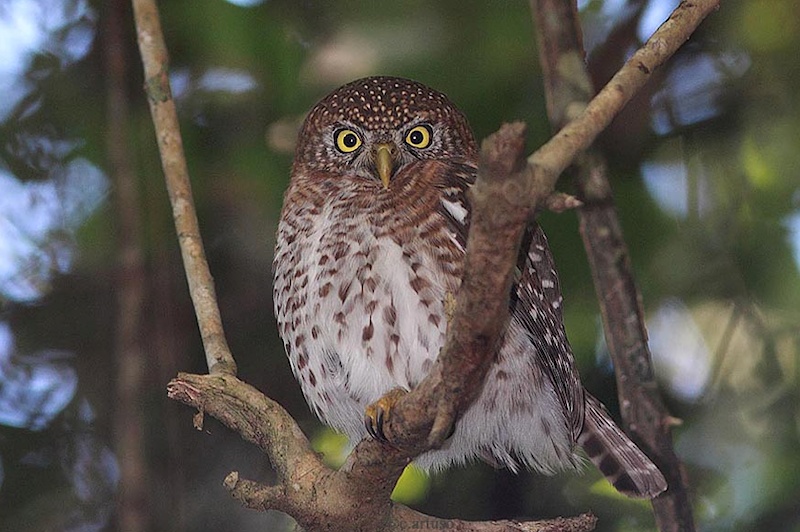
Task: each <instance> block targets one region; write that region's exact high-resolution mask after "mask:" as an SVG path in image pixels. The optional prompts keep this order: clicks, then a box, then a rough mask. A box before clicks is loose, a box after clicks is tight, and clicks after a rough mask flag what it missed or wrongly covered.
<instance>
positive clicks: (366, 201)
mask: <svg viewBox="0 0 800 532" xmlns="http://www.w3.org/2000/svg"><path fill="white" fill-rule="evenodd" d="M477 160H478V152H477V146H476V142H475V139H474V137H473V134H472V131H471V129H470V126H469V124H468V122H467V120H466V118H465V117H464V115H463V114H462V113H461V112H460V111H459V110H458V109H457V108H456V107H455V105H454V104H453V103H452V102H450V100H449V99H448V98H447V97H446V96H445V95H444V94H442V93H440V92H437V91H435V90H433V89H431V88H428V87H426V86H425V85H422V84H420V83H417V82H414V81H410V80H407V79H402V78H392V77H370V78H365V79H360V80H357V81H353V82H351V83H349V84H347V85H344V86H342V87H340V88H339V89H336V90H335V91H333V92H332V93H331V94H329V95H328V96H326V97H325V98H323V99H322V100H321V101H320V102H319V103H317V105H316V106H314V108H313V109H312V110H311V112H310V113H309V114H308V116H307V118H306V120H305V122H304V124H303V127H302V129H301V131H300V134H299V138H298V143H297V147H296V153H295V158H294V163H293V165H292V171H291V180H290V183H289V187H288V189H287V191H286V195H285V197H284V203H283V209H282V211H281V218H280V223H279V226H278V234H277V245H276V249H275V259H274V265H273V270H274V303H275V314H276V318H277V323H278V328H279V333H280V336H281V338H282V340H283V343H284V346H285V349H286V354H287V356H288V358H289V361H290V364H291V367H292V371H293V372H294V375H295V377H296V378H297V380H298V381H299V383H300V385H301V387H302V390H303V394H304V395H305V398H306V400H307V401H308V404H309V405H310V407H311V409H312V410H313V411H314V413H315V414H316V415H317V416H318V417H319V418H320V419H321V420H322V421H323V422H324V423H326V424H328V425H330V426H331V427H333V428H334V429H336V430H338V431H341V432H343V433H344V434H346V435H347V436H348V437H349V438H350V440H351V441H352V442H357V441H359V440H361V439H362V438H364V437H366V436H368V434H369V433H370V432H371V433H373V434H375V433H376V429H375V427H374V426H371V427H369V428H370V429H371V430H369V431H368V427H365V424H364V415H365V410H366V409H367V407H368V406H369V405H371V404H373V403H374V402H375V401H377V400H378V399H380V398H381V397H382V396H383V395H384V394H386V393H387V392H389V391H390V390H394V389H401V390H411V389H412V388H414V387H415V386H416V385H417V384H418V383H419V382H420V381H421V380H422V379H423V378H424V377H425V376H426V375H427V373H428V372H429V371H430V369H431V367H432V365H433V363H434V361H435V360H436V357H437V356H438V354H439V350H440V349H441V348H442V346H443V344H444V341H445V332H446V329H447V311H446V308H447V306H448V305H447V303H448V300H450V301H452V298H453V296H454V294H456V293H457V292H458V289H459V285H460V283H461V276H462V271H463V268H464V255H465V247H466V240H467V231H468V230H469V224H470V204H469V199H468V195H467V191H468V190H469V188H470V187H471V186H472V185H473V183H474V182H475V178H476V175H477ZM523 248H524V249H523V250H521V252H520V258H519V261H518V265H517V275H516V278H515V281H514V283H513V286H512V289H511V294H510V299H509V314H510V320H509V322H508V324H507V327H506V329H505V331H504V333H503V338H502V342H501V346H500V348H499V351H498V352H497V356H496V359H495V361H494V363H493V365H492V367H491V368H490V369H489V372H488V375H487V377H486V380H485V384H484V386H483V388H482V391H481V392H480V395H479V396H478V397H477V399H476V400H475V402H474V403H473V404H472V406H471V407H470V408H469V409H468V410H467V411H466V412H464V413H463V416H462V417H461V418H460V419H459V421H458V422H457V423H456V425H455V427H454V429H453V432H452V435H451V436H450V437H449V438H448V439H447V440H446V441H445V443H444V445H443V446H442V447H441V448H439V449H436V450H432V451H429V452H427V453H425V454H423V455H421V456H419V457H418V458H417V459H416V462H415V463H416V464H417V465H418V466H420V467H422V468H425V469H433V470H438V469H442V468H445V467H448V466H451V465H458V464H464V463H466V462H471V461H474V460H484V461H486V462H488V463H490V464H492V465H495V466H499V467H507V468H509V469H511V470H512V471H515V472H516V471H518V470H519V469H520V468H523V467H524V468H528V469H532V470H535V471H538V472H542V473H546V474H549V473H553V472H556V471H559V470H563V469H574V468H577V467H578V466H579V465H580V464H581V463H582V458H581V457H582V454H581V453H580V452H579V448H583V450H584V452H585V453H586V455H588V457H589V458H590V459H591V460H592V461H593V462H594V463H595V464H596V465H597V466H598V468H599V469H600V470H601V471H602V472H603V473H604V474H605V475H606V477H607V478H608V479H609V480H610V481H611V483H612V484H613V485H614V486H615V487H616V488H617V489H618V490H619V491H620V492H622V493H625V494H627V495H630V496H634V497H654V496H655V495H657V494H658V493H660V492H661V491H663V490H664V489H665V488H666V482H665V480H664V477H663V476H662V475H661V473H660V472H659V470H658V469H657V468H656V466H655V465H654V464H653V463H652V462H651V461H650V460H649V459H648V458H647V457H646V456H645V455H644V454H643V453H642V451H640V450H639V449H638V448H637V447H636V445H634V444H633V442H631V440H630V439H629V438H628V437H627V436H626V435H625V434H624V433H623V432H622V431H621V430H620V429H619V427H617V425H615V423H614V422H613V421H612V419H611V418H610V417H609V415H608V414H607V413H606V411H605V409H604V408H603V406H602V405H601V404H600V403H599V402H598V401H597V400H596V399H595V398H593V397H592V396H591V395H589V394H588V393H587V392H586V391H585V390H584V388H583V386H582V385H581V382H580V379H579V376H578V373H577V370H576V367H575V363H574V359H573V355H572V350H571V348H570V345H569V343H568V341H567V338H566V333H565V330H564V324H563V318H562V310H561V305H562V297H561V291H560V288H559V281H558V277H557V275H556V271H555V267H554V264H553V258H552V256H551V254H550V250H549V247H548V244H547V240H546V238H545V235H544V233H543V232H542V229H541V228H540V227H539V226H538V225H536V224H532V225H531V226H530V227H528V228H527V230H526V236H525V239H524V243H523ZM368 421H369V419H368ZM367 425H368V426H369V425H370V423H367ZM378 429H379V428H378ZM377 432H379V430H378V431H377ZM378 435H380V434H378Z"/></svg>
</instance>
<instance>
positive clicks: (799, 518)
mask: <svg viewBox="0 0 800 532" xmlns="http://www.w3.org/2000/svg"><path fill="white" fill-rule="evenodd" d="M107 4H108V3H103V2H99V1H93V2H90V1H89V0H7V1H6V2H4V3H0V34H2V35H3V38H2V40H0V41H2V42H0V91H2V93H3V94H4V98H3V100H2V101H0V305H2V306H1V307H0V530H2V531H5V530H14V531H20V530H31V531H33V530H115V529H116V526H117V525H116V521H115V514H114V510H113V504H114V494H115V491H116V490H118V489H119V487H118V481H119V480H118V465H117V463H118V460H119V458H120V457H118V456H115V454H114V452H113V450H112V447H113V438H112V434H113V426H114V423H115V417H114V415H115V404H114V403H115V395H114V379H115V359H114V331H115V330H116V326H115V324H114V323H113V316H114V308H115V299H114V294H115V286H116V285H115V283H116V279H117V273H116V272H117V270H116V268H117V259H116V256H115V248H116V241H117V240H116V239H117V233H116V231H117V230H116V227H117V219H116V216H117V213H118V209H117V208H116V206H114V205H113V202H112V201H111V196H110V195H109V193H110V192H113V190H114V189H113V185H112V184H111V181H110V180H109V177H108V176H107V172H108V171H109V165H108V159H107V153H106V150H107V146H106V138H105V136H106V132H107V128H108V126H107V125H106V116H105V113H106V108H105V105H104V102H105V101H106V98H107V90H108V89H107V86H106V79H107V74H106V70H105V65H104V63H103V61H104V53H103V51H104V50H105V48H104V46H105V45H106V42H105V37H104V28H105V24H106V17H107V16H108V7H107ZM160 4H161V5H160V8H161V10H162V25H163V27H164V30H165V33H166V38H167V43H168V46H169V48H170V54H171V61H172V63H171V67H170V74H171V79H172V82H173V90H174V94H175V96H176V100H177V103H178V108H179V113H180V118H181V120H182V127H183V135H184V143H185V148H186V153H187V157H188V162H189V167H190V172H191V175H192V179H193V186H194V192H195V197H196V200H197V203H198V210H199V217H200V221H201V226H202V229H203V231H204V235H203V237H204V240H205V242H206V245H207V251H208V255H209V260H210V263H211V268H212V271H213V273H214V276H215V281H216V283H217V292H218V294H219V297H220V304H221V307H222V313H223V317H224V321H225V324H226V328H227V332H228V335H229V342H230V345H231V347H232V348H233V351H234V353H235V355H236V357H237V361H238V363H239V365H240V375H241V377H242V378H244V379H245V380H246V381H248V382H250V383H252V384H254V385H256V386H257V387H259V388H260V389H261V390H263V391H265V392H266V393H268V394H269V395H270V396H271V397H273V398H275V399H277V400H278V401H279V402H280V403H281V404H283V405H285V406H286V407H287V408H288V409H289V411H290V412H291V413H292V414H293V415H295V416H296V418H297V419H298V421H299V422H300V424H301V426H302V428H303V429H304V430H305V431H306V433H307V434H309V436H310V437H311V438H312V440H313V441H314V444H315V446H316V447H315V448H316V449H317V450H318V451H320V452H323V453H325V454H326V456H329V457H331V456H336V455H337V454H338V458H334V460H335V461H336V462H339V461H340V460H341V459H342V456H343V454H342V453H343V452H346V448H345V446H344V442H343V441H341V439H337V438H336V437H335V436H332V435H331V433H330V432H329V431H327V430H326V429H323V428H321V427H320V425H319V423H318V422H317V421H316V420H314V419H313V417H312V416H311V414H310V413H309V411H308V409H307V407H306V406H305V403H304V401H303V398H302V396H301V394H300V392H299V387H298V386H297V385H296V383H295V381H294V379H293V377H292V376H291V373H290V371H289V369H288V364H287V363H286V361H285V357H284V355H283V348H282V345H281V343H280V341H279V340H278V338H277V334H276V331H275V324H274V320H273V317H272V310H271V308H272V303H271V295H270V294H271V288H270V283H271V281H270V278H271V274H270V263H271V260H272V246H273V244H274V231H275V226H276V220H277V218H278V213H279V209H280V204H281V199H282V192H283V189H284V188H285V186H286V182H287V179H288V175H289V166H290V163H291V152H292V147H293V143H294V136H295V134H296V130H297V127H298V126H299V123H300V121H301V120H302V117H303V114H304V113H305V112H306V111H307V110H308V109H309V108H310V107H311V106H312V105H313V103H314V102H315V101H316V100H317V99H318V98H319V97H321V96H322V95H324V94H325V93H326V92H328V91H329V90H331V89H332V88H334V87H336V86H338V85H340V84H341V83H344V82H346V81H349V80H351V79H354V78H357V77H360V76H365V75H371V74H390V75H401V76H405V77H409V78H414V79H418V80H420V81H423V82H425V83H427V84H429V85H431V86H433V87H436V88H438V89H439V90H442V91H443V92H445V93H447V94H448V95H449V96H450V97H451V99H452V100H453V101H455V102H457V104H458V105H459V106H460V107H461V108H462V109H463V110H464V111H465V113H466V114H467V116H468V117H469V118H470V121H471V123H472V125H473V127H474V129H475V132H476V136H477V137H478V138H482V137H485V136H486V135H488V134H489V133H491V132H492V131H494V130H495V129H496V128H497V127H498V126H499V125H500V124H501V123H502V122H503V121H508V120H513V119H524V120H526V121H527V123H528V124H529V133H528V137H529V146H530V149H531V150H532V149H534V148H535V147H536V146H537V145H538V144H540V143H542V142H543V141H544V140H546V139H547V137H548V135H549V134H550V128H549V125H548V124H547V120H546V118H545V113H544V96H543V93H542V88H541V80H540V72H539V68H538V65H537V61H536V57H537V55H536V46H535V38H534V33H533V25H532V23H531V17H530V12H529V9H528V5H527V3H526V2H510V1H508V2H477V1H474V0H469V1H460V0H443V1H439V2H435V3H434V2H423V1H419V0H406V1H402V2H393V3H375V2H370V1H368V0H347V1H342V2H335V3H334V2H323V1H320V0H300V1H292V0H272V1H266V2H258V1H250V2H244V1H241V0H240V1H239V2H226V1H223V0H171V1H169V2H161V3H160ZM236 4H241V5H236ZM245 4H246V5H245ZM674 4H675V2H672V3H670V2H664V1H661V0H649V1H644V0H630V1H627V2H626V1H610V0H587V1H584V2H580V7H581V9H582V11H581V12H582V16H583V21H584V28H585V33H586V38H585V42H586V46H587V48H588V52H589V53H588V57H587V59H588V61H589V66H590V70H591V72H592V75H593V78H594V80H595V83H596V84H597V86H598V87H599V86H601V85H602V84H603V83H604V82H605V81H606V80H607V79H608V78H609V77H610V76H611V75H612V74H613V72H614V71H615V70H616V69H617V68H618V67H619V66H620V64H621V62H622V61H624V59H625V58H626V56H627V55H628V54H629V53H630V51H631V50H632V49H633V48H634V47H635V46H637V45H638V44H639V43H640V42H641V39H642V38H643V37H646V36H647V35H648V34H649V33H650V32H652V31H653V29H654V28H655V27H656V26H657V25H658V24H659V23H660V22H661V20H663V18H664V16H666V14H667V13H668V12H669V10H670V9H671V8H672V6H673V5H674ZM127 17H128V18H127V19H126V20H125V21H124V23H125V27H126V34H127V37H128V39H127V41H128V48H127V49H126V50H125V53H126V57H127V72H128V83H127V92H128V94H129V98H130V103H131V115H130V118H129V122H128V133H129V135H130V136H131V139H132V142H131V145H130V146H129V149H130V151H131V155H132V157H133V159H134V161H135V165H136V168H135V170H136V172H137V175H138V178H139V183H138V187H139V192H140V194H141V199H140V209H139V211H140V217H141V220H142V223H143V226H144V229H145V230H144V236H143V242H142V245H143V251H144V254H145V257H146V264H147V269H146V275H147V287H148V288H147V293H146V294H145V301H146V315H147V319H146V323H144V324H143V325H142V327H143V334H142V335H143V341H144V343H145V346H146V353H147V356H148V361H147V368H148V374H147V379H146V384H147V389H146V390H144V391H143V395H142V398H141V403H140V405H141V408H142V409H143V411H144V413H145V416H146V425H147V426H146V427H145V430H146V434H147V441H146V442H145V449H146V451H147V458H148V471H147V476H148V482H149V486H151V492H150V494H149V495H150V497H149V500H148V501H147V502H148V504H149V510H148V512H147V514H148V516H149V519H150V520H151V527H152V530H190V531H194V530H197V531H205V530H215V531H226V530H231V531H232V530H236V531H245V530H269V529H275V530H281V529H286V528H287V527H288V526H289V525H288V520H287V519H286V518H285V517H283V516H281V515H278V514H276V513H274V512H273V513H268V514H258V513H255V512H249V511H245V510H242V509H241V508H240V507H239V506H238V504H237V503H235V502H234V501H233V500H231V499H230V498H229V497H228V496H227V495H226V493H225V491H224V490H223V489H222V488H221V486H220V484H221V480H222V479H223V478H224V476H225V475H226V474H227V473H228V472H229V471H230V470H234V469H236V470H239V471H242V472H243V474H245V475H246V476H248V477H250V478H258V479H261V480H263V481H265V482H269V481H270V480H271V478H272V472H271V469H270V466H269V464H268V462H267V461H266V459H265V458H264V457H263V456H261V455H260V454H259V453H258V451H257V450H256V449H254V448H253V447H252V446H249V445H247V444H246V443H244V442H242V441H241V440H240V439H239V438H238V436H236V435H234V434H231V433H230V432H229V431H228V430H227V429H225V428H224V427H222V426H220V425H219V424H217V423H215V422H214V421H213V420H208V421H207V422H206V429H205V431H204V432H197V431H195V430H194V429H193V428H192V427H191V414H192V413H191V412H190V411H188V410H187V409H185V408H182V407H180V406H179V405H176V404H173V403H171V402H169V401H167V399H166V397H165V394H164V386H165V384H166V382H167V381H168V380H169V378H170V377H172V376H173V375H174V374H175V373H176V372H177V371H203V363H204V362H203V356H202V354H201V347H200V342H199V338H198V335H197V332H196V324H195V321H194V317H193V315H192V313H191V308H190V305H189V302H188V298H187V294H186V287H185V280H184V279H183V274H182V268H181V265H180V262H179V254H178V252H177V246H176V245H175V237H174V230H173V229H172V225H171V218H170V216H171V215H170V209H169V206H168V203H167V201H166V194H165V191H164V186H163V183H162V180H161V170H160V163H159V160H158V155H157V152H156V148H155V142H154V140H155V139H154V135H153V131H152V125H151V123H150V119H149V113H148V110H147V106H146V102H145V100H144V96H143V92H142V90H141V86H142V74H141V66H140V62H139V59H138V56H137V51H136V43H135V32H134V31H133V26H132V21H131V20H130V14H129V13H128V14H127ZM798 21H800V5H798V2H797V0H760V1H753V2H747V1H744V0H738V1H737V0H734V1H730V2H723V3H722V7H721V8H720V10H719V11H718V12H716V13H714V14H712V15H711V17H710V18H709V20H707V21H706V22H705V23H704V24H703V25H702V26H701V28H700V30H699V31H698V33H697V34H696V35H695V36H694V37H693V38H692V39H691V40H690V41H689V42H688V43H687V44H686V46H685V47H684V48H683V49H682V50H681V51H680V52H679V53H678V54H677V55H676V57H675V58H674V59H673V60H672V61H671V62H670V63H669V64H668V65H667V66H666V67H665V68H663V69H661V70H659V71H657V72H656V73H655V74H654V76H653V80H652V83H650V84H649V85H648V87H647V88H646V89H645V91H644V92H643V93H642V94H641V95H639V96H638V97H637V98H636V99H635V100H634V101H632V102H631V103H630V105H629V106H628V108H627V109H626V111H625V112H624V113H623V114H622V115H621V116H620V117H618V119H617V120H615V122H614V124H613V125H612V127H611V128H610V129H609V130H608V131H607V132H606V133H605V134H604V135H603V137H602V138H601V139H600V141H599V142H600V145H601V146H602V147H603V148H604V150H605V151H606V153H607V154H608V156H609V166H610V169H611V172H612V176H613V178H612V181H613V186H614V190H615V195H616V201H617V206H618V209H619V213H620V217H621V219H622V222H623V226H624V229H625V233H626V236H627V239H628V244H629V246H630V250H631V255H632V260H633V263H634V268H635V271H636V274H637V278H638V281H639V283H640V288H641V290H642V293H643V300H644V306H645V309H646V312H647V314H648V316H649V319H650V322H649V325H650V327H649V328H650V336H651V347H652V350H653V356H654V362H655V365H656V369H657V373H658V375H659V378H660V379H661V383H662V389H663V391H664V395H665V399H666V401H667V403H668V404H669V407H670V409H671V411H672V412H673V414H674V416H675V417H676V418H680V419H682V420H683V423H682V425H681V426H679V427H677V428H676V431H675V434H676V446H677V449H678V452H679V454H680V455H681V457H682V458H683V459H684V461H685V463H686V467H687V472H688V475H689V478H690V480H691V483H692V486H693V489H694V501H695V509H696V514H697V518H698V522H699V523H700V528H701V530H745V531H749V530H753V531H756V530H770V531H773V530H774V531H783V530H786V531H789V530H795V531H796V530H800V506H799V505H798V501H800V475H798V474H797V472H798V471H800V442H799V441H798V440H799V439H800V436H799V434H800V382H799V381H800V326H798V324H799V323H800V275H799V274H798V268H799V267H800V176H799V175H798V173H799V172H800V170H798V169H800V152H798V150H797V146H798V145H799V144H800V109H799V107H798V104H797V96H796V95H797V94H798V93H800V62H798V61H797V60H796V50H797V48H798V45H800V42H799V41H800V22H798ZM563 188H564V189H565V190H569V182H568V180H564V181H563ZM541 220H542V224H543V225H544V227H545V229H546V230H547V232H548V236H549V239H550V242H551V245H552V247H553V251H554V254H555V256H556V261H557V264H558V265H559V270H560V273H561V277H562V284H563V288H564V292H565V298H566V307H565V312H566V320H567V329H568V332H569V336H570V339H571V342H572V344H573V347H574V350H575V355H576V358H577V360H578V363H579V366H580V369H581V372H582V374H583V377H584V381H585V382H586V384H587V387H589V388H590V389H591V390H592V392H593V393H595V394H596V395H598V396H599V397H601V398H602V399H603V401H604V402H606V404H608V405H609V406H610V407H612V409H613V406H614V404H615V402H616V399H615V389H614V383H613V373H612V369H611V366H610V362H609V359H608V356H607V354H606V353H605V347H604V345H603V342H602V338H601V326H600V322H599V318H598V310H597V304H596V302H595V295H594V290H593V287H592V286H591V277H590V275H589V270H588V266H587V264H586V261H585V258H584V257H585V255H584V253H583V251H582V246H581V242H580V238H579V235H578V231H577V222H576V220H575V216H574V214H572V213H566V214H562V215H554V214H550V213H546V214H543V215H542V217H541ZM409 475H410V477H408V478H407V479H404V481H403V483H401V485H400V486H399V487H398V489H397V492H396V494H395V495H396V496H397V497H398V498H401V499H402V500H404V501H408V502H409V503H410V504H413V505H414V507H415V508H418V509H420V510H421V511H423V512H429V513H432V514H435V515H440V516H444V517H451V516H452V517H460V518H466V519H488V518H498V517H508V518H541V517H550V516H556V515H570V514H576V513H579V512H583V511H588V510H591V511H593V512H595V513H596V514H597V515H598V516H599V517H600V524H599V526H598V530H600V531H611V530H615V531H623V530H624V531H638V530H650V529H652V527H653V520H652V516H651V515H650V511H649V508H648V507H647V505H645V504H642V503H639V502H633V501H629V500H626V499H624V498H622V497H618V496H617V495H616V494H615V493H614V492H613V491H612V490H611V489H610V488H609V487H608V485H607V484H606V483H605V481H603V480H602V479H601V477H600V475H599V474H598V473H597V472H596V471H595V470H594V469H591V468H587V471H586V472H585V474H584V475H583V476H576V475H568V474H563V475H557V476H555V477H542V476H537V475H531V474H522V475H518V476H515V475H511V474H510V473H508V472H507V471H495V470H492V469H490V468H489V467H487V466H484V465H474V466H471V467H468V468H462V469H455V470H451V471H448V472H445V473H443V474H439V475H435V476H433V477H431V478H430V479H424V478H420V477H419V476H418V475H419V474H418V473H409ZM412 501H413V502H412Z"/></svg>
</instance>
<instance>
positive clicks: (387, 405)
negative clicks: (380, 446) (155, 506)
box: [364, 388, 408, 443]
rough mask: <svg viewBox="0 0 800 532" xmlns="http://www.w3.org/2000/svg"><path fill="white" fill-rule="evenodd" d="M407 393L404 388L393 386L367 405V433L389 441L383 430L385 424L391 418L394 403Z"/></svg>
mask: <svg viewBox="0 0 800 532" xmlns="http://www.w3.org/2000/svg"><path fill="white" fill-rule="evenodd" d="M406 393H408V392H407V391H406V390H404V389H402V388H393V389H391V390H389V391H388V392H386V394H384V395H383V397H381V398H380V399H378V400H377V401H375V402H374V403H372V404H371V405H369V406H368V407H367V409H366V411H365V412H364V426H365V427H366V429H367V433H369V435H370V436H372V438H373V439H375V440H378V441H380V442H383V443H387V442H388V441H389V440H388V438H387V437H386V434H384V432H383V427H384V424H385V423H386V420H387V419H388V418H389V415H390V414H391V411H392V408H393V407H394V405H395V404H396V403H397V401H399V400H400V398H401V397H403V396H404V395H405V394H406Z"/></svg>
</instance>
